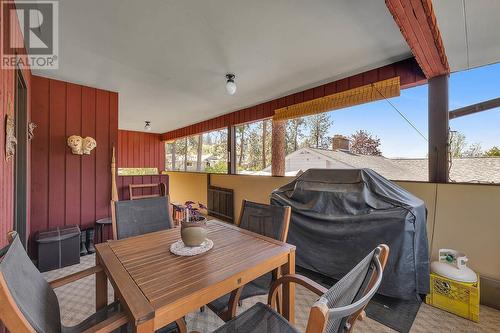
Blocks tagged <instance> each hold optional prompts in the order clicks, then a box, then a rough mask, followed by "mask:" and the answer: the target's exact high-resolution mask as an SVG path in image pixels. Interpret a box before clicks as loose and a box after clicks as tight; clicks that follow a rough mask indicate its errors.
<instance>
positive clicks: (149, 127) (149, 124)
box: [144, 120, 151, 131]
mask: <svg viewBox="0 0 500 333" xmlns="http://www.w3.org/2000/svg"><path fill="white" fill-rule="evenodd" d="M145 123H146V125H144V129H145V130H146V131H151V122H150V121H149V120H146V121H145Z"/></svg>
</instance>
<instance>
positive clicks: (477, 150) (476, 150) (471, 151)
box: [463, 142, 483, 157]
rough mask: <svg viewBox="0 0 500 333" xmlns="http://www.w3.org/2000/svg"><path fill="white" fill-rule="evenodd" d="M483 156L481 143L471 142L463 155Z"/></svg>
mask: <svg viewBox="0 0 500 333" xmlns="http://www.w3.org/2000/svg"><path fill="white" fill-rule="evenodd" d="M480 156H483V150H482V148H481V144H480V143H477V142H476V143H473V144H471V145H470V146H469V147H468V148H467V150H466V151H465V152H464V154H463V157H480Z"/></svg>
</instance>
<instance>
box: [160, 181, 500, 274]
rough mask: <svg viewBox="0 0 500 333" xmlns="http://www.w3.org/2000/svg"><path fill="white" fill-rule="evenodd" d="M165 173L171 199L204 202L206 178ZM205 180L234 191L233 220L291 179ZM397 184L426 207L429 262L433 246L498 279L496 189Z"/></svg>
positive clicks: (498, 190) (499, 234) (499, 227)
mask: <svg viewBox="0 0 500 333" xmlns="http://www.w3.org/2000/svg"><path fill="white" fill-rule="evenodd" d="M169 175H170V193H171V196H172V200H173V201H185V200H187V199H191V200H193V198H194V200H195V201H196V200H199V201H201V202H204V203H206V186H207V182H206V180H207V178H206V175H204V174H190V173H187V174H185V173H178V172H176V173H169ZM211 179H212V185H214V186H220V187H224V188H231V189H233V190H234V195H235V216H236V217H237V216H239V212H240V208H241V200H242V199H248V200H251V201H256V202H262V203H268V202H269V196H270V194H271V191H272V190H273V189H275V188H278V187H280V186H281V185H283V184H286V183H288V182H289V181H291V180H292V179H293V178H290V177H263V176H243V175H241V176H239V175H238V176H235V175H231V176H229V175H212V178H211ZM398 184H399V185H400V186H402V187H404V188H405V189H407V190H408V191H410V192H411V193H413V194H415V195H416V196H417V197H419V198H421V199H422V200H424V201H425V203H426V205H427V209H428V219H427V230H428V237H429V246H432V251H431V254H432V258H433V259H434V258H435V257H436V255H437V250H438V249H439V248H451V249H456V250H460V251H463V252H465V253H466V254H467V256H468V257H469V266H470V267H472V268H473V269H474V270H476V271H477V272H479V273H480V274H482V275H484V276H485V277H489V278H492V279H495V280H500V258H499V254H500V217H499V216H500V214H499V213H498V211H499V207H500V186H491V185H477V184H470V185H467V184H465V185H464V184H431V183H415V182H398ZM436 207H437V209H436ZM434 220H435V221H436V223H434Z"/></svg>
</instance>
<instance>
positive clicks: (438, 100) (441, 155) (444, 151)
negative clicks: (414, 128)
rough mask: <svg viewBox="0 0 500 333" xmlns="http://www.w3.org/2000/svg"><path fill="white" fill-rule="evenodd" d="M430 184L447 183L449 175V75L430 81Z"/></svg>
mask: <svg viewBox="0 0 500 333" xmlns="http://www.w3.org/2000/svg"><path fill="white" fill-rule="evenodd" d="M428 103H429V182H431V183H446V182H448V175H449V161H448V158H449V156H448V155H449V153H448V148H449V147H448V145H449V143H448V139H449V118H448V116H449V112H448V75H441V76H436V77H434V78H432V79H430V80H429V102H428Z"/></svg>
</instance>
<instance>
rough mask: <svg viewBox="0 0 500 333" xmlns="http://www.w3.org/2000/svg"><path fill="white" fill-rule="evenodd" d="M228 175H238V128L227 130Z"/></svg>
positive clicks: (230, 127)
mask: <svg viewBox="0 0 500 333" xmlns="http://www.w3.org/2000/svg"><path fill="white" fill-rule="evenodd" d="M227 173H228V174H230V175H235V174H236V128H235V127H234V126H229V127H228V128H227Z"/></svg>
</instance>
